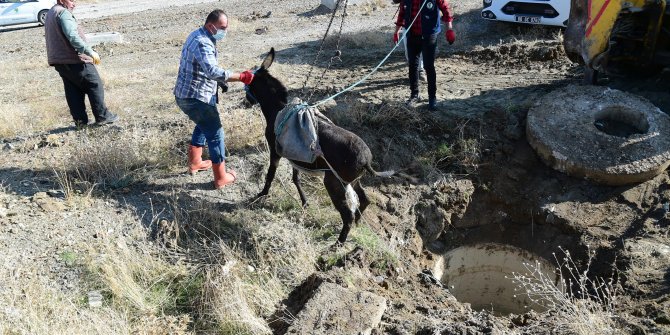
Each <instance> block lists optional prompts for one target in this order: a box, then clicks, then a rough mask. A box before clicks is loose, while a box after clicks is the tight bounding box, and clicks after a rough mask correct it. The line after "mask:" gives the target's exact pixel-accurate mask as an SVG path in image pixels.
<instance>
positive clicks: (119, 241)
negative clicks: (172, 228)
mask: <svg viewBox="0 0 670 335" xmlns="http://www.w3.org/2000/svg"><path fill="white" fill-rule="evenodd" d="M141 236H146V233H145V232H144V231H143V230H142V229H138V230H135V231H129V232H126V233H125V234H124V235H121V236H118V237H116V236H109V237H108V238H105V239H98V240H95V242H90V243H85V244H84V245H83V250H84V251H83V252H82V254H80V255H76V254H69V253H68V254H65V253H64V254H63V255H61V257H62V258H63V259H66V260H67V262H66V263H67V264H68V266H71V267H74V268H75V269H80V270H78V272H80V273H83V276H80V278H79V281H78V284H79V285H78V286H77V287H76V288H75V289H73V290H63V289H62V288H60V287H59V285H58V284H57V283H55V281H54V280H53V279H52V278H49V275H48V274H46V273H45V272H44V270H43V269H41V268H37V266H36V265H34V264H32V263H29V264H21V265H20V266H19V267H17V268H15V269H14V271H13V273H12V274H10V273H5V272H3V273H2V274H1V275H0V282H2V283H3V284H2V285H0V304H1V305H2V306H3V308H2V310H0V334H131V333H132V334H185V333H187V332H188V331H187V328H188V326H189V322H190V318H189V316H187V315H184V314H181V313H180V312H179V311H178V308H177V307H176V304H175V301H178V300H177V299H176V298H179V297H183V296H184V295H186V293H184V291H183V290H180V288H183V287H187V284H186V283H187V279H188V278H189V267H188V266H187V265H185V263H183V262H180V261H179V258H175V257H167V256H165V255H166V254H167V253H166V252H165V250H164V249H163V248H162V247H161V246H159V245H153V244H151V243H149V242H148V241H146V240H143V239H142V237H141ZM81 269H86V270H84V271H81ZM19 276H20V278H21V280H20V281H18V277H19ZM17 283H18V284H19V285H16V284H17ZM92 290H97V291H100V292H102V296H103V299H102V306H99V307H95V306H92V305H89V301H88V299H87V297H88V296H89V292H91V291H92ZM187 293H190V292H187Z"/></svg>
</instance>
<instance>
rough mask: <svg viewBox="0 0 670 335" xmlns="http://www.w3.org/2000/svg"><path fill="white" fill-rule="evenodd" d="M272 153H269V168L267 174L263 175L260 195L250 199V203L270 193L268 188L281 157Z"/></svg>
mask: <svg viewBox="0 0 670 335" xmlns="http://www.w3.org/2000/svg"><path fill="white" fill-rule="evenodd" d="M273 151H274V150H272V151H271V152H270V166H269V167H268V173H267V174H266V175H265V186H264V187H263V190H262V191H261V193H258V195H256V196H255V197H254V198H253V199H252V202H253V201H256V200H258V199H260V198H262V197H264V196H266V195H268V193H270V186H271V185H272V181H273V180H274V179H275V174H276V173H277V166H279V160H280V159H281V156H279V155H278V154H277V153H275V152H273Z"/></svg>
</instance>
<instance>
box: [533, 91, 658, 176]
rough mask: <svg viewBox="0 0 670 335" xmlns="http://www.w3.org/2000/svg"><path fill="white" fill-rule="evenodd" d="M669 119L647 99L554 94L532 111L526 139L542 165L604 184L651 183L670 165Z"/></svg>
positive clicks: (598, 93)
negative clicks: (648, 181) (647, 181)
mask: <svg viewBox="0 0 670 335" xmlns="http://www.w3.org/2000/svg"><path fill="white" fill-rule="evenodd" d="M669 130H670V117H669V116H668V115H667V114H665V113H663V112H662V111H661V110H660V109H658V108H657V107H656V106H654V105H653V104H652V103H650V102H649V101H648V100H646V99H644V98H642V97H639V96H636V95H632V94H628V93H625V92H622V91H619V90H614V89H610V88H607V87H598V86H568V87H565V88H562V89H559V90H556V91H553V92H551V93H549V94H547V95H546V96H544V97H543V98H542V99H541V100H540V101H538V102H537V103H536V104H535V105H534V106H533V107H532V108H531V109H530V111H529V112H528V119H527V123H526V135H527V137H528V142H529V143H530V145H531V147H533V149H535V151H536V152H537V154H538V155H539V156H540V158H541V159H542V161H543V162H544V163H545V164H547V165H549V166H551V167H552V168H554V169H556V170H558V171H561V172H564V173H566V174H568V175H570V176H573V177H579V178H586V179H589V180H593V181H594V182H596V183H599V184H605V185H625V184H631V183H638V182H643V181H646V180H649V179H651V178H653V177H655V176H656V175H658V174H660V173H662V172H663V171H665V169H666V168H667V167H668V165H670V131H669Z"/></svg>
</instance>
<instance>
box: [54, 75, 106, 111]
mask: <svg viewBox="0 0 670 335" xmlns="http://www.w3.org/2000/svg"><path fill="white" fill-rule="evenodd" d="M54 67H55V68H56V71H58V74H60V76H61V78H62V79H63V86H64V87H65V99H66V100H67V105H68V107H70V114H71V115H72V118H73V119H74V122H75V123H80V124H87V123H88V115H87V114H86V104H85V102H84V99H85V97H86V96H87V95H88V101H89V103H90V104H91V109H92V110H93V116H94V117H95V121H96V122H101V121H105V120H106V119H107V118H108V117H110V116H111V113H110V112H109V110H108V109H107V106H106V105H105V91H104V88H103V85H102V80H101V79H100V75H99V74H98V70H97V69H96V68H95V65H93V64H59V65H56V66H54Z"/></svg>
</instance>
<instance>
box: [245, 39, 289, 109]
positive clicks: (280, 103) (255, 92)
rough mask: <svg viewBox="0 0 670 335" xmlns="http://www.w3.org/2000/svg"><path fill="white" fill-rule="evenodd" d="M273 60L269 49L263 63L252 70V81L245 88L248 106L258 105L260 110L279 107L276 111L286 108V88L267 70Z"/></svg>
mask: <svg viewBox="0 0 670 335" xmlns="http://www.w3.org/2000/svg"><path fill="white" fill-rule="evenodd" d="M274 60H275V49H274V48H272V49H270V52H269V53H268V55H267V56H265V59H264V60H263V63H262V64H261V66H260V67H259V68H256V69H255V70H254V72H255V75H254V80H253V81H252V82H251V84H249V85H247V86H246V87H245V90H246V91H247V96H246V99H247V102H249V103H250V104H252V105H253V104H256V103H259V104H260V105H261V108H263V109H266V108H271V109H273V110H274V109H275V108H277V107H279V109H277V110H276V111H277V112H278V111H279V110H280V109H282V108H284V106H286V103H287V101H288V90H287V89H286V86H284V84H282V83H281V82H280V81H279V79H277V78H275V77H273V76H272V75H270V72H268V68H269V67H270V66H271V65H272V63H273V62H274Z"/></svg>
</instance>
